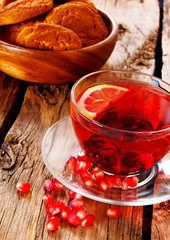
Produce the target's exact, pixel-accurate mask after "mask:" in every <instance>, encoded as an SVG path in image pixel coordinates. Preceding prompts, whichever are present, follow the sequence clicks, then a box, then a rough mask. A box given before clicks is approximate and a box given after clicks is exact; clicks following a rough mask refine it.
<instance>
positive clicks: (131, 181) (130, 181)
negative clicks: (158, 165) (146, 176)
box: [129, 177, 139, 188]
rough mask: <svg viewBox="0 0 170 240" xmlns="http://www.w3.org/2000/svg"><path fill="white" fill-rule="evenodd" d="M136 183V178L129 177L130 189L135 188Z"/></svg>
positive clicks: (137, 179)
mask: <svg viewBox="0 0 170 240" xmlns="http://www.w3.org/2000/svg"><path fill="white" fill-rule="evenodd" d="M138 181H139V178H138V177H131V178H130V179H129V186H130V187H132V188H134V187H136V186H137V184H138Z"/></svg>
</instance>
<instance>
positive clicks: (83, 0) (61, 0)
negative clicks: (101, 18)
mask: <svg viewBox="0 0 170 240" xmlns="http://www.w3.org/2000/svg"><path fill="white" fill-rule="evenodd" d="M4 1H7V0H4ZM66 2H83V3H86V4H88V5H89V6H91V7H93V8H94V9H96V10H97V8H96V7H95V5H94V3H93V2H91V1H90V0H54V3H57V4H59V3H60V4H61V3H66Z"/></svg>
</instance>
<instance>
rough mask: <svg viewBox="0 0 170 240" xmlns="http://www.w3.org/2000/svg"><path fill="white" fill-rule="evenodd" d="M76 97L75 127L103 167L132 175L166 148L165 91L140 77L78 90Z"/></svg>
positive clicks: (169, 145) (169, 114)
mask: <svg viewBox="0 0 170 240" xmlns="http://www.w3.org/2000/svg"><path fill="white" fill-rule="evenodd" d="M75 101H76V103H77V106H78V107H77V108H76V107H75V105H74V104H73V102H72V101H71V117H72V122H73V127H74V131H75V133H76V136H77V138H78V141H79V143H80V145H81V147H82V149H83V150H85V152H86V154H87V156H88V157H89V159H90V160H91V161H92V162H93V163H94V165H96V166H99V167H100V168H101V169H102V170H104V171H106V172H108V173H113V174H120V175H124V176H125V175H130V174H137V173H140V172H143V171H145V170H147V169H150V168H151V167H152V166H153V165H155V164H156V163H157V162H158V161H160V160H161V159H162V158H163V157H164V156H165V155H166V153H167V152H168V151H169V150H170V94H169V93H168V92H167V91H165V90H163V89H161V88H159V87H157V86H155V85H152V84H150V83H146V82H142V81H135V80H133V81H131V80H124V81H118V80H116V81H114V82H111V81H109V82H103V83H101V82H100V83H99V84H96V85H93V86H90V87H87V88H85V89H83V91H82V92H80V93H79V94H78V96H76V99H75ZM77 109H79V110H80V111H78V110H77ZM167 129H169V130H168V131H167Z"/></svg>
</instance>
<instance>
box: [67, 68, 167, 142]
mask: <svg viewBox="0 0 170 240" xmlns="http://www.w3.org/2000/svg"><path fill="white" fill-rule="evenodd" d="M108 72H110V73H111V72H113V73H133V74H136V75H144V76H148V77H149V78H154V79H155V80H158V82H162V83H164V84H166V85H168V86H169V88H170V84H169V83H167V82H165V81H164V80H162V79H160V78H158V77H155V76H153V75H149V74H146V73H143V72H137V71H130V70H99V71H96V72H92V73H89V74H87V75H85V76H83V77H82V78H80V79H79V80H78V81H76V82H75V83H74V85H73V86H72V89H71V100H72V103H73V105H74V106H75V108H76V110H77V111H78V112H79V113H80V114H81V115H82V116H83V117H84V118H85V119H88V121H90V122H92V123H94V124H95V125H97V126H98V127H100V128H105V129H107V130H108V131H110V132H113V131H114V132H118V133H123V134H135V135H138V137H139V138H142V137H143V138H145V137H146V136H151V135H157V134H159V133H160V134H163V133H166V132H169V133H170V127H168V128H164V129H161V130H156V131H145V132H139V131H129V130H122V129H118V128H113V127H109V126H107V125H105V124H102V123H100V122H98V121H96V120H94V119H92V118H90V117H88V116H87V115H86V114H85V113H84V112H83V111H81V109H80V108H79V107H78V104H77V103H76V100H75V98H74V93H75V90H76V87H77V86H78V85H79V84H80V83H81V82H82V81H84V80H85V79H86V78H89V77H91V76H94V75H98V74H101V73H108Z"/></svg>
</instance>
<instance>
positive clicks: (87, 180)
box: [82, 177, 94, 188]
mask: <svg viewBox="0 0 170 240" xmlns="http://www.w3.org/2000/svg"><path fill="white" fill-rule="evenodd" d="M82 182H83V184H84V185H85V186H86V187H90V188H91V187H93V185H94V181H93V180H92V179H91V178H89V177H83V178H82Z"/></svg>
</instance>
